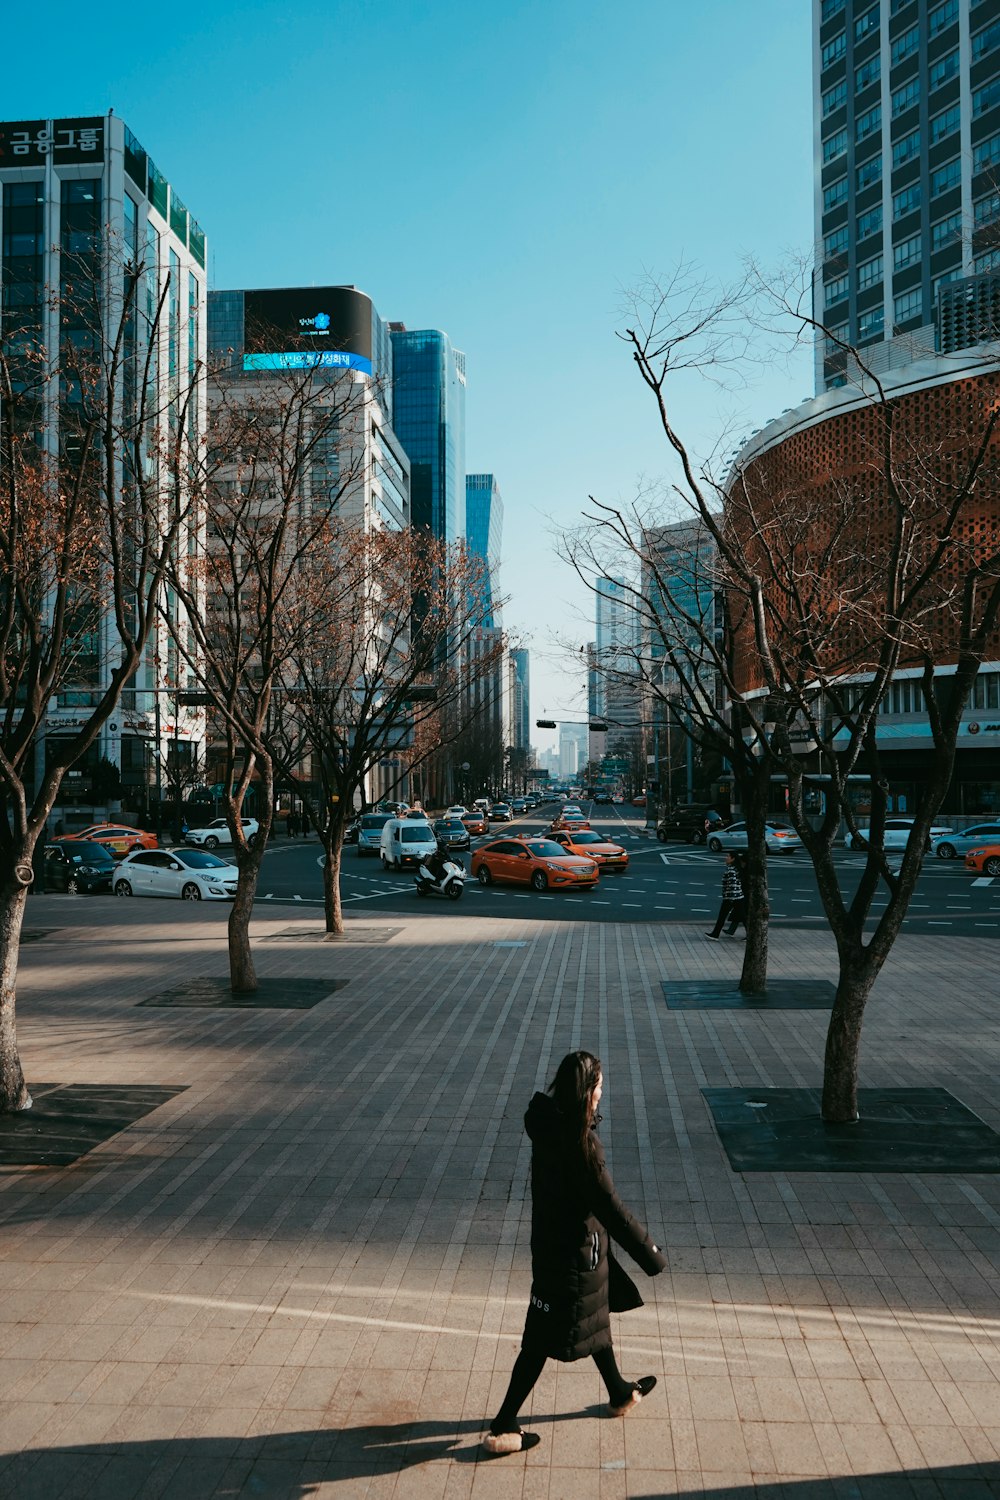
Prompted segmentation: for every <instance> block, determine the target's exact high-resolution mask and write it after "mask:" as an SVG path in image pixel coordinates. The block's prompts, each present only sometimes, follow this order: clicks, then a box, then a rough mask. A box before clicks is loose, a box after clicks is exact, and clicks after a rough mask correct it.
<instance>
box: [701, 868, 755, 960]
mask: <svg viewBox="0 0 1000 1500" xmlns="http://www.w3.org/2000/svg"><path fill="white" fill-rule="evenodd" d="M742 874H743V870H742V860H741V859H740V857H739V855H738V854H733V852H732V851H731V850H730V851H729V852H728V853H727V854H726V867H725V869H724V870H723V872H722V905H721V906H720V907H719V915H718V916H717V917H716V919H715V926H714V927H713V928H712V931H711V932H706V933H705V936H706V937H707V938H709V939H711V941H712V942H713V943H715V942H718V940H719V937H720V935H721V933H722V928H723V924H724V923H725V921H726V919H727V917H728V919H729V926H728V927H727V928H726V936H727V937H735V935H736V928H737V926H738V925H739V923H740V922H742V923H743V925H744V926H746V897H745V896H744V894H743V881H742V878H741V877H742Z"/></svg>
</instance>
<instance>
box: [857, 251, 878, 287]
mask: <svg viewBox="0 0 1000 1500" xmlns="http://www.w3.org/2000/svg"><path fill="white" fill-rule="evenodd" d="M881 280H882V257H881V255H873V256H872V258H871V260H866V261H865V262H864V264H863V265H860V266H859V267H858V291H859V292H864V291H867V289H868V288H869V287H870V286H874V285H875V283H876V282H878V281H881Z"/></svg>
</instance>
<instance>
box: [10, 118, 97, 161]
mask: <svg viewBox="0 0 1000 1500" xmlns="http://www.w3.org/2000/svg"><path fill="white" fill-rule="evenodd" d="M50 156H51V157H52V159H53V161H56V162H60V163H61V162H70V161H84V162H95V163H103V161H104V117H103V115H88V116H85V117H84V118H82V119H70V120H14V121H10V120H8V121H5V122H4V123H2V124H0V167H16V166H25V167H33V166H39V165H41V164H42V163H44V162H45V161H46V160H47V158H48V157H50Z"/></svg>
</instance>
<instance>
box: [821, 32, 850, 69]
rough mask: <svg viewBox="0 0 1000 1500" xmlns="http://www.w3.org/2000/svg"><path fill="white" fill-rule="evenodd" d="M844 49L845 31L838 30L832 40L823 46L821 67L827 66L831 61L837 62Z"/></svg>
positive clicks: (845, 47) (845, 42) (845, 43)
mask: <svg viewBox="0 0 1000 1500" xmlns="http://www.w3.org/2000/svg"><path fill="white" fill-rule="evenodd" d="M846 51H847V32H846V31H838V32H837V35H836V36H835V37H834V38H833V40H832V41H831V42H827V43H826V44H825V45H824V47H823V52H822V59H823V67H824V68H828V67H830V65H831V63H835V62H839V61H840V59H841V58H842V57H843V56H844V53H845V52H846Z"/></svg>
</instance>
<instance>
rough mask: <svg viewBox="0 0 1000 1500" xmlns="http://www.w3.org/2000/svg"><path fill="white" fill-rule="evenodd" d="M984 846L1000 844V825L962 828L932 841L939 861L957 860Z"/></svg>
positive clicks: (979, 824) (989, 824) (992, 824)
mask: <svg viewBox="0 0 1000 1500" xmlns="http://www.w3.org/2000/svg"><path fill="white" fill-rule="evenodd" d="M982 844H1000V823H974V824H973V825H972V827H971V828H962V829H959V830H958V831H957V832H956V830H955V829H951V831H950V832H948V833H946V834H942V835H940V836H939V837H938V838H934V839H931V848H932V849H933V850H934V853H935V854H936V855H937V857H938V859H957V858H958V856H959V855H960V854H961V855H965V854H968V853H969V851H970V850H971V849H978V848H979V847H980V846H981V845H982Z"/></svg>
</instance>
